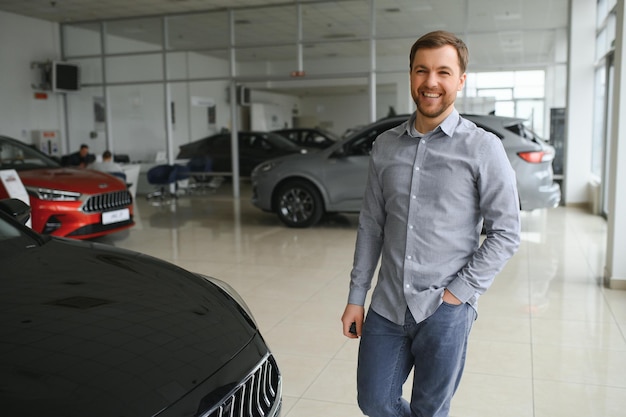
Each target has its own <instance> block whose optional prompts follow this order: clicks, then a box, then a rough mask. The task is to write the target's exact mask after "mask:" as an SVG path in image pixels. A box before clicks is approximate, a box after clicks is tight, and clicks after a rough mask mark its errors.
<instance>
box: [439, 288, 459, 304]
mask: <svg viewBox="0 0 626 417" xmlns="http://www.w3.org/2000/svg"><path fill="white" fill-rule="evenodd" d="M442 299H443V301H444V302H446V303H448V304H453V305H459V304H461V300H459V299H458V298H456V297H455V296H454V294H452V293H451V292H450V291H448V289H447V288H446V289H445V290H443V297H442Z"/></svg>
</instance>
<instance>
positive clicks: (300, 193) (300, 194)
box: [275, 180, 324, 228]
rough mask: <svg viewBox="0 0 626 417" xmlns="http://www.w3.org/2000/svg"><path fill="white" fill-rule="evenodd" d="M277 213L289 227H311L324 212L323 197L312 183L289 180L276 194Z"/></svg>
mask: <svg viewBox="0 0 626 417" xmlns="http://www.w3.org/2000/svg"><path fill="white" fill-rule="evenodd" d="M275 207H276V214H277V215H278V218H279V219H280V221H282V222H283V223H284V224H286V225H287V226H289V227H300V228H304V227H310V226H313V225H314V224H316V223H317V222H318V221H319V220H320V219H321V218H322V214H324V208H323V207H322V197H321V196H320V193H319V191H317V189H316V188H315V186H313V185H312V184H311V183H308V182H306V181H301V180H293V181H289V182H287V183H285V184H283V185H281V186H280V188H279V189H278V193H277V194H276V205H275Z"/></svg>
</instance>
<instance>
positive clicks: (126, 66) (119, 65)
mask: <svg viewBox="0 0 626 417" xmlns="http://www.w3.org/2000/svg"><path fill="white" fill-rule="evenodd" d="M105 64H106V72H107V82H109V83H121V82H133V81H161V80H163V56H162V55H161V54H149V55H128V56H112V57H108V58H106V59H105Z"/></svg>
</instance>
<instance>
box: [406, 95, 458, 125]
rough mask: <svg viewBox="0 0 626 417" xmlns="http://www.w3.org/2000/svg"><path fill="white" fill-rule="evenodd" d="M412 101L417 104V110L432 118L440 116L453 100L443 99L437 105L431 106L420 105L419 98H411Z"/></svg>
mask: <svg viewBox="0 0 626 417" xmlns="http://www.w3.org/2000/svg"><path fill="white" fill-rule="evenodd" d="M418 94H420V93H418ZM413 102H414V103H415V105H416V106H417V111H419V112H420V114H422V115H423V116H426V117H429V118H433V119H435V118H437V117H439V116H441V115H442V114H443V113H445V112H446V110H448V109H449V108H450V106H452V105H453V104H454V100H446V99H444V100H443V101H442V102H441V104H440V105H439V106H437V107H434V108H433V107H432V106H422V105H421V104H420V100H419V99H416V98H414V99H413Z"/></svg>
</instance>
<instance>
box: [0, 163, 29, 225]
mask: <svg viewBox="0 0 626 417" xmlns="http://www.w3.org/2000/svg"><path fill="white" fill-rule="evenodd" d="M0 181H2V185H3V186H4V189H5V190H6V191H7V194H8V195H9V198H17V199H18V200H22V201H23V202H24V203H26V204H28V205H29V206H30V198H29V197H28V192H27V191H26V188H24V184H22V180H21V179H20V176H19V175H17V171H15V170H14V169H4V170H0ZM26 226H28V227H31V221H30V219H28V221H27V222H26Z"/></svg>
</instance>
